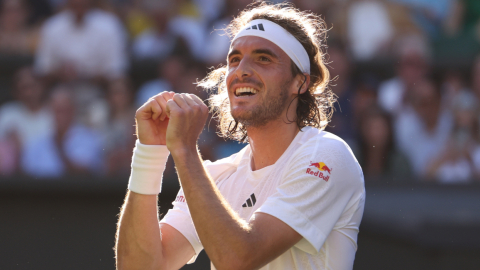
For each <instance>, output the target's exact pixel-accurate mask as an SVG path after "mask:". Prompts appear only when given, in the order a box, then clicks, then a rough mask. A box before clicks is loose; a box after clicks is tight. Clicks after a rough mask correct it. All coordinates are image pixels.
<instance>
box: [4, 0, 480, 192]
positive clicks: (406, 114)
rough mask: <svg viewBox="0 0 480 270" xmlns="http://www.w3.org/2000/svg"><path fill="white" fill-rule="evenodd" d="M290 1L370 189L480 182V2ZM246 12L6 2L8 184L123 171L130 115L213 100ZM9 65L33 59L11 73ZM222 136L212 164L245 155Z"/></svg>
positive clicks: (48, 0) (235, 3)
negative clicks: (318, 37)
mask: <svg viewBox="0 0 480 270" xmlns="http://www.w3.org/2000/svg"><path fill="white" fill-rule="evenodd" d="M273 2H279V1H273ZM292 2H293V3H294V4H295V6H296V7H298V8H300V9H303V10H310V11H312V12H313V13H316V14H321V16H322V17H323V18H324V19H325V21H326V23H327V25H328V27H329V28H331V29H330V30H329V33H328V36H329V38H328V40H327V45H328V47H324V50H325V51H326V53H327V54H326V60H327V62H328V67H329V69H330V72H331V75H332V82H331V86H330V87H331V89H332V91H333V92H334V93H335V94H336V95H337V97H338V102H337V103H336V104H335V113H334V115H333V118H332V122H331V123H330V125H329V127H328V128H327V130H328V131H329V132H332V133H334V134H337V135H338V136H340V137H341V138H343V139H344V140H346V141H347V143H348V144H349V145H350V146H351V148H352V150H353V151H354V153H355V155H356V157H357V159H358V160H359V162H360V164H361V165H362V168H363V170H364V174H365V176H366V178H367V180H368V181H411V180H412V179H415V180H418V181H437V182H441V183H460V182H462V183H468V182H474V181H476V180H477V179H480V128H479V127H480V110H479V108H480V106H479V100H480V56H477V55H480V1H478V0H435V1H430V0H321V1H319V0H294V1H292ZM249 3H251V1H250V0H248V1H247V0H178V1H167V0H99V1H93V0H1V1H0V92H1V94H0V176H1V177H8V176H15V175H27V176H30V177H34V178H38V179H55V178H59V177H63V176H67V175H85V176H95V177H103V178H105V179H107V178H109V177H116V176H128V174H129V171H130V162H131V155H132V149H133V147H134V144H135V139H136V137H135V135H134V133H135V127H134V124H135V123H134V115H135V110H136V109H137V108H138V107H139V106H141V105H142V104H143V103H144V102H145V101H146V100H148V98H149V97H151V96H153V95H155V94H157V93H159V92H161V91H174V92H188V93H194V94H196V95H198V96H200V97H201V98H202V99H204V100H206V99H207V98H208V93H206V92H204V91H203V90H202V89H200V88H197V87H196V85H195V82H196V81H197V80H199V79H202V78H203V77H204V76H205V75H206V74H207V73H208V71H209V68H210V67H212V66H215V67H217V66H219V65H220V64H225V59H226V55H227V52H228V48H229V44H230V40H229V38H228V36H226V35H225V34H224V32H223V31H221V29H222V28H224V27H225V26H226V25H227V24H228V23H229V21H230V20H231V19H232V18H233V16H235V15H236V14H238V12H239V11H241V10H243V9H244V8H245V7H246V6H247V5H248V4H249ZM12 58H13V59H15V58H19V59H25V58H27V59H30V61H27V62H28V63H27V64H25V65H22V66H21V67H19V68H16V69H15V70H13V71H11V72H3V73H5V74H13V76H11V75H2V71H5V70H7V71H8V70H9V69H10V67H9V66H6V65H7V64H8V63H10V62H8V61H6V60H5V59H12ZM2 65H3V67H2ZM216 131H217V130H216V127H215V120H214V119H213V120H211V121H208V126H207V128H206V130H205V131H204V132H203V133H202V135H201V138H200V141H199V144H200V145H199V146H200V150H201V153H202V155H203V156H204V159H210V160H216V159H219V158H222V157H225V156H228V155H230V154H232V153H235V152H237V151H238V150H239V149H241V148H242V147H243V145H242V144H238V143H236V142H231V141H225V140H223V139H221V138H219V137H218V136H217V135H216ZM167 173H170V174H173V173H174V169H173V167H172V166H169V167H168V168H167Z"/></svg>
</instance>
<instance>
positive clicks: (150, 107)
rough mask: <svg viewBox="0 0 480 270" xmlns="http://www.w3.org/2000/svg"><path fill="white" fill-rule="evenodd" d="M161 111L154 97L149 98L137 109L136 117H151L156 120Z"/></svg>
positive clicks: (143, 118)
mask: <svg viewBox="0 0 480 270" xmlns="http://www.w3.org/2000/svg"><path fill="white" fill-rule="evenodd" d="M161 113H162V108H161V107H160V105H159V104H158V103H157V101H156V100H155V99H152V98H151V99H149V101H148V102H147V103H145V104H144V105H143V106H142V107H140V109H138V111H137V118H139V119H142V120H148V119H153V120H156V119H157V118H158V117H159V116H160V114H161Z"/></svg>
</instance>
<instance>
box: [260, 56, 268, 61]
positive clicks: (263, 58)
mask: <svg viewBox="0 0 480 270" xmlns="http://www.w3.org/2000/svg"><path fill="white" fill-rule="evenodd" d="M259 60H260V61H267V62H270V58H268V57H265V56H260V58H259Z"/></svg>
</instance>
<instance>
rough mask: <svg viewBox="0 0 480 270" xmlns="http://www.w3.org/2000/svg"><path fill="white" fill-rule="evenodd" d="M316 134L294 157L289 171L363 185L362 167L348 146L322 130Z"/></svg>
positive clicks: (338, 138)
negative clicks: (316, 174)
mask: <svg viewBox="0 0 480 270" xmlns="http://www.w3.org/2000/svg"><path fill="white" fill-rule="evenodd" d="M315 133H316V134H313V136H312V134H310V138H308V139H307V140H306V141H305V142H304V143H303V144H302V145H301V146H300V147H299V148H298V149H297V150H296V151H295V153H294V154H293V155H292V158H291V159H290V162H289V165H288V166H289V168H290V169H289V170H290V171H292V172H301V173H302V174H311V173H313V174H315V173H316V172H317V171H318V172H319V173H318V175H320V174H321V175H324V176H329V178H336V179H338V180H336V181H355V182H357V183H363V173H362V170H361V167H360V165H359V163H358V161H357V159H356V158H355V155H354V154H353V152H352V150H351V149H350V147H349V146H348V144H347V143H346V142H345V141H344V140H342V139H341V138H340V137H338V136H336V135H334V134H332V133H329V132H326V131H320V130H318V131H317V132H315ZM314 176H315V175H314ZM324 180H325V179H324ZM326 181H328V180H326Z"/></svg>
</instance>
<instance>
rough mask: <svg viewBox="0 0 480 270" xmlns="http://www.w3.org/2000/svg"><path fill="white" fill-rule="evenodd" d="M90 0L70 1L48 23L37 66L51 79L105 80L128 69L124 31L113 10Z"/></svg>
mask: <svg viewBox="0 0 480 270" xmlns="http://www.w3.org/2000/svg"><path fill="white" fill-rule="evenodd" d="M91 2H92V1H91V0H68V3H67V9H66V10H65V11H62V12H60V13H58V14H57V15H55V16H53V17H51V18H50V19H49V20H48V21H46V22H45V24H44V25H43V28H42V31H41V41H40V46H39V48H38V50H37V56H36V59H35V69H36V71H37V72H38V73H39V74H40V75H42V76H47V78H48V79H49V81H51V82H52V81H53V82H55V81H57V80H58V79H60V80H63V81H73V80H78V79H87V80H89V79H99V80H100V81H103V80H105V79H111V78H117V77H119V76H122V75H123V73H124V72H125V69H126V65H127V63H126V55H125V46H126V44H125V42H126V39H125V33H124V32H123V29H122V27H121V23H120V21H119V20H118V19H117V18H116V17H115V16H114V15H113V14H111V13H107V12H104V11H101V10H98V9H94V8H93V7H92V3H91Z"/></svg>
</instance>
